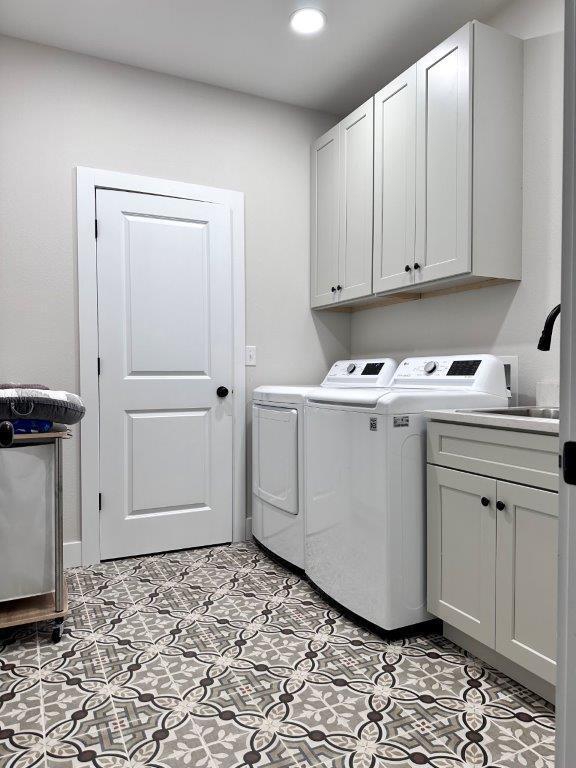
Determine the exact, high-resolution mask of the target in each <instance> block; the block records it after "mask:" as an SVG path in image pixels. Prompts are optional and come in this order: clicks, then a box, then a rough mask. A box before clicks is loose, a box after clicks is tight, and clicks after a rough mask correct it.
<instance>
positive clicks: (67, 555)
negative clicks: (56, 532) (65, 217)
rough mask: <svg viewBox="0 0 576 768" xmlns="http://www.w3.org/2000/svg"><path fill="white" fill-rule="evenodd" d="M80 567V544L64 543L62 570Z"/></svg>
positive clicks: (73, 542) (77, 542)
mask: <svg viewBox="0 0 576 768" xmlns="http://www.w3.org/2000/svg"><path fill="white" fill-rule="evenodd" d="M78 565H82V542H81V541H65V542H64V568H76V566H78Z"/></svg>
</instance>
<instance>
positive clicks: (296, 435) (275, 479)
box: [252, 358, 396, 570]
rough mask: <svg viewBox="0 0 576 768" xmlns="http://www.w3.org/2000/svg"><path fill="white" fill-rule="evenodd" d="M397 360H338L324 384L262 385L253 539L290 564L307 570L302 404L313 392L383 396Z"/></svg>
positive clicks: (256, 423)
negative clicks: (375, 393) (298, 385)
mask: <svg viewBox="0 0 576 768" xmlns="http://www.w3.org/2000/svg"><path fill="white" fill-rule="evenodd" d="M395 370H396V362H395V361H394V360H390V359H389V358H380V359H370V360H366V359H361V360H338V361H337V362H336V363H334V365H333V366H332V367H331V368H330V370H329V371H328V373H327V375H326V377H325V378H324V381H323V382H322V384H320V386H315V387H314V386H301V387H295V386H264V387H258V388H257V389H255V390H254V393H253V404H252V535H253V537H254V539H255V540H256V542H257V543H258V544H260V545H262V546H263V547H264V548H265V549H267V550H268V551H270V552H271V553H272V554H273V555H275V556H276V557H278V558H280V559H281V560H283V561H284V562H285V563H287V564H288V565H290V566H292V567H294V568H296V569H300V570H302V569H303V568H304V498H305V496H304V488H305V478H306V470H305V465H304V405H305V402H306V398H307V397H308V396H310V395H312V394H313V393H314V392H316V391H319V392H327V391H332V390H337V391H339V392H340V393H341V394H342V395H344V394H345V393H346V392H347V391H359V390H360V389H362V390H364V389H370V390H371V391H373V392H378V393H379V395H380V396H381V395H382V394H384V392H385V391H386V389H385V388H386V387H387V386H388V385H389V384H390V382H391V380H392V376H393V374H394V372H395Z"/></svg>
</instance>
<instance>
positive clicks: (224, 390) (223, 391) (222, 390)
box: [216, 387, 228, 397]
mask: <svg viewBox="0 0 576 768" xmlns="http://www.w3.org/2000/svg"><path fill="white" fill-rule="evenodd" d="M216 394H217V395H218V397H228V387H218V389H217V390H216Z"/></svg>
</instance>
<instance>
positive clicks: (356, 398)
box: [307, 387, 389, 408]
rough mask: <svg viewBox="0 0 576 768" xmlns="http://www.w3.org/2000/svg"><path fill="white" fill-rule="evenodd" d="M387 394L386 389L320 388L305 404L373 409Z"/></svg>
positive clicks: (310, 395)
mask: <svg viewBox="0 0 576 768" xmlns="http://www.w3.org/2000/svg"><path fill="white" fill-rule="evenodd" d="M388 392H389V390H388V389H371V388H367V389H339V388H334V389H328V388H325V387H322V388H321V389H320V388H318V389H316V390H314V391H313V392H311V393H310V394H309V395H308V399H307V402H308V403H310V404H311V405H313V404H314V403H318V404H321V405H341V406H344V407H346V408H375V407H376V405H377V404H378V401H379V400H380V399H381V398H382V397H384V395H386V394H387V393H388Z"/></svg>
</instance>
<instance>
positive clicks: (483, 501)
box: [480, 496, 490, 507]
mask: <svg viewBox="0 0 576 768" xmlns="http://www.w3.org/2000/svg"><path fill="white" fill-rule="evenodd" d="M480 504H482V506H483V507H489V506H490V499H489V498H488V497H487V496H482V498H481V499H480Z"/></svg>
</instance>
